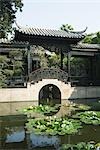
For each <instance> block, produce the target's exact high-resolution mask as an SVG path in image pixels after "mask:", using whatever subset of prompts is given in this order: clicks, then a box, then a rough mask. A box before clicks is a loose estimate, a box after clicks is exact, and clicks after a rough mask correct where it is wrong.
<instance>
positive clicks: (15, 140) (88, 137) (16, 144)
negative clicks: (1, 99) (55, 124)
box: [0, 102, 100, 150]
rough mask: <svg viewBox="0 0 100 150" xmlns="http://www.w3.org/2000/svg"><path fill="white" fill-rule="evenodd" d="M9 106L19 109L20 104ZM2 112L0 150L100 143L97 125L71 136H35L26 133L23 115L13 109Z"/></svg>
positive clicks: (0, 118)
mask: <svg viewBox="0 0 100 150" xmlns="http://www.w3.org/2000/svg"><path fill="white" fill-rule="evenodd" d="M95 104H96V102H95ZM0 106H2V108H3V106H4V108H5V106H7V104H6V103H4V104H2V105H0ZM9 106H10V108H12V106H18V107H19V106H20V104H18V103H17V105H15V103H14V105H13V104H8V107H9ZM23 106H25V103H23ZM93 106H94V103H93ZM21 107H22V104H21ZM10 108H7V110H10ZM15 108H16V107H15ZM97 109H98V106H97ZM0 110H1V108H0ZM3 110H4V109H2V115H1V116H0V150H49V149H50V150H54V149H56V150H58V149H59V147H60V146H61V145H62V144H76V143H79V142H90V141H94V142H96V143H99V142H100V132H99V131H100V126H98V125H95V126H94V125H83V128H81V129H79V132H78V133H75V134H73V135H63V136H62V135H59V136H58V135H53V136H50V135H37V134H35V133H28V132H27V129H26V128H25V123H26V122H27V118H26V116H25V115H21V114H17V113H16V111H15V109H14V108H13V109H12V110H14V111H12V110H10V111H8V112H7V111H3Z"/></svg>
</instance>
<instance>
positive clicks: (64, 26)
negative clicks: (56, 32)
mask: <svg viewBox="0 0 100 150" xmlns="http://www.w3.org/2000/svg"><path fill="white" fill-rule="evenodd" d="M60 29H61V30H63V31H71V30H74V28H73V27H72V26H71V25H69V24H62V26H61V27H60Z"/></svg>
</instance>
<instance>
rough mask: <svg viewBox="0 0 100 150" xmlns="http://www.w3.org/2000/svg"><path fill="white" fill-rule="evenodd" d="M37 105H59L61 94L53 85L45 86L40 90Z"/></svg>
mask: <svg viewBox="0 0 100 150" xmlns="http://www.w3.org/2000/svg"><path fill="white" fill-rule="evenodd" d="M39 104H42V105H50V106H53V105H55V104H61V92H60V90H59V88H58V87H57V86H55V85H53V84H47V85H45V86H43V87H42V88H41V89H40V92H39Z"/></svg>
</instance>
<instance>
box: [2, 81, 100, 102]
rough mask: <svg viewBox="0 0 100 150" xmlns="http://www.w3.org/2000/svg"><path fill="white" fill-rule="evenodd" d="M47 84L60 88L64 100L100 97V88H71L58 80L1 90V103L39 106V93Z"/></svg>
mask: <svg viewBox="0 0 100 150" xmlns="http://www.w3.org/2000/svg"><path fill="white" fill-rule="evenodd" d="M47 84H54V85H56V86H57V87H58V88H59V90H60V91H61V99H62V100H66V99H76V98H80V99H83V98H97V97H100V86H98V87H92V86H90V87H71V85H70V84H65V83H64V82H62V81H58V80H57V79H43V80H42V81H39V82H38V83H35V84H30V83H28V85H27V88H7V89H0V102H16V101H33V102H34V103H35V104H36V105H38V99H39V92H40V90H41V88H42V87H43V86H45V85H47ZM62 102H63V101H62Z"/></svg>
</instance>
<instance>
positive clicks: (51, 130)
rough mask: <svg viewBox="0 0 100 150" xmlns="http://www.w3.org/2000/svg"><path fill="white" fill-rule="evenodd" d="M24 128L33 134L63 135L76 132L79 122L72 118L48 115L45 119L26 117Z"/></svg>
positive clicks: (79, 126)
mask: <svg viewBox="0 0 100 150" xmlns="http://www.w3.org/2000/svg"><path fill="white" fill-rule="evenodd" d="M26 128H27V130H28V131H29V132H34V133H35V134H47V135H65V134H73V133H76V132H78V129H79V128H81V123H80V122H79V121H77V120H74V119H68V118H56V117H51V116H50V117H47V118H45V119H36V118H35V119H28V122H27V123H26Z"/></svg>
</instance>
